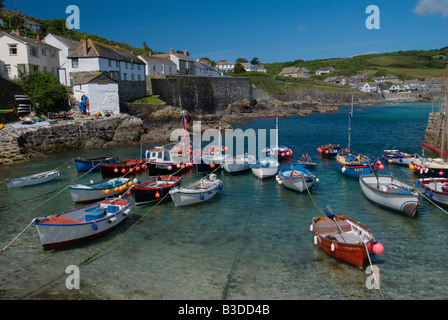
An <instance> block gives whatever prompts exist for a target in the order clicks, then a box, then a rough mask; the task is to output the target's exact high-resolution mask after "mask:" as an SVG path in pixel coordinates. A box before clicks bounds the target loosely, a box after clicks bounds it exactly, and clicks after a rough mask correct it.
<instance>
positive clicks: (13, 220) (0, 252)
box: [0, 164, 98, 255]
mask: <svg viewBox="0 0 448 320" xmlns="http://www.w3.org/2000/svg"><path fill="white" fill-rule="evenodd" d="M97 165H98V164H97ZM97 165H95V166H94V167H93V168H92V169H90V170H89V171H87V172H86V173H84V174H83V175H82V176H80V177H78V178H77V179H75V180H73V181H72V182H70V183H69V184H68V185H67V186H65V187H63V188H62V189H61V190H59V191H58V192H57V193H56V194H55V195H54V196H52V197H50V198H48V199H47V200H45V201H43V202H42V203H40V204H38V205H37V206H35V207H33V208H31V209H30V210H28V211H27V212H25V213H24V214H22V215H19V216H18V217H16V218H15V219H12V220H10V221H9V222H8V223H6V224H4V225H2V226H0V229H2V228H3V227H5V226H8V225H9V224H11V223H13V222H15V221H17V220H18V219H20V218H22V217H24V216H25V215H27V214H29V213H30V212H32V211H33V210H35V209H37V208H39V207H41V206H42V205H44V204H45V203H47V202H48V201H50V200H52V199H53V198H55V197H56V196H58V195H59V194H61V193H62V192H63V191H65V190H66V189H68V187H69V186H70V185H72V184H73V183H74V182H76V181H77V180H79V179H81V178H82V177H84V176H85V175H87V174H88V173H89V172H90V171H92V170H93V169H95V167H96V166H97ZM33 222H34V219H33V220H32V221H31V222H30V223H29V224H28V226H26V227H25V229H23V230H22V231H21V232H20V233H19V235H18V236H16V237H15V238H14V239H13V241H11V242H10V243H9V244H8V245H6V246H5V247H4V248H3V249H2V250H0V255H1V254H3V252H4V251H5V250H6V249H7V248H8V247H9V246H10V245H11V244H12V243H13V242H14V241H15V240H17V238H19V236H20V235H22V234H23V233H24V232H25V230H26V229H28V228H29V227H30V226H31V225H32V224H33Z"/></svg>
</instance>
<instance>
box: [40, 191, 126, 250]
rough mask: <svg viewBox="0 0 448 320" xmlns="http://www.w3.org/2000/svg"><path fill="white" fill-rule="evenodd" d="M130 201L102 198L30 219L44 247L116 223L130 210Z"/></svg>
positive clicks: (87, 236)
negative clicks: (64, 210)
mask: <svg viewBox="0 0 448 320" xmlns="http://www.w3.org/2000/svg"><path fill="white" fill-rule="evenodd" d="M131 209H132V202H131V201H129V200H122V199H119V198H116V199H111V200H103V201H100V202H97V203H94V204H90V205H87V206H84V207H81V208H78V209H74V210H70V211H66V212H62V213H59V214H56V215H50V216H45V217H43V218H37V219H34V221H33V224H34V225H35V226H36V228H37V232H38V234H39V237H40V241H41V243H42V246H43V247H44V249H46V250H51V249H56V248H59V247H61V246H65V245H69V244H73V243H76V242H79V241H84V240H88V239H91V238H94V237H98V236H100V235H102V234H104V233H105V232H107V231H110V230H111V229H112V228H114V227H116V226H117V225H118V224H119V223H121V222H122V221H123V220H124V219H126V217H127V216H128V215H129V214H130V212H131Z"/></svg>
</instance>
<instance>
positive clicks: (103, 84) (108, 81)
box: [73, 72, 120, 115]
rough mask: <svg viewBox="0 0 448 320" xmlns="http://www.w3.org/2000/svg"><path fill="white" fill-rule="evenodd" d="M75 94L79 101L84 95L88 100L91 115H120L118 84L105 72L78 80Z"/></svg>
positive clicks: (75, 85)
mask: <svg viewBox="0 0 448 320" xmlns="http://www.w3.org/2000/svg"><path fill="white" fill-rule="evenodd" d="M73 94H74V96H75V98H76V100H78V101H81V100H82V99H81V98H82V96H84V95H85V96H86V97H87V98H88V101H89V109H88V111H89V112H90V114H91V115H93V114H98V112H100V113H101V114H102V115H105V114H119V113H120V98H119V94H118V82H117V81H115V80H114V79H112V78H111V77H109V76H108V75H106V74H104V73H103V72H99V73H97V74H93V75H89V76H85V77H82V78H78V79H76V82H73Z"/></svg>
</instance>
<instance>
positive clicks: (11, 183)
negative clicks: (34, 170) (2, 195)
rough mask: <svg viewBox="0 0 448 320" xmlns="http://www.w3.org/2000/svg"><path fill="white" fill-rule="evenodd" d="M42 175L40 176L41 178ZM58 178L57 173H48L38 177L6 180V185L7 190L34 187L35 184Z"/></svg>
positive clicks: (55, 171)
mask: <svg viewBox="0 0 448 320" xmlns="http://www.w3.org/2000/svg"><path fill="white" fill-rule="evenodd" d="M41 175H42V176H41ZM57 177H59V171H57V170H54V171H48V172H44V173H42V174H40V175H33V176H28V177H23V178H19V179H8V180H6V185H7V186H8V188H9V189H13V188H20V187H28V186H34V185H36V184H41V183H45V182H49V181H52V180H54V179H56V178H57Z"/></svg>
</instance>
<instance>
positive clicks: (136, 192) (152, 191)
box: [131, 177, 181, 206]
mask: <svg viewBox="0 0 448 320" xmlns="http://www.w3.org/2000/svg"><path fill="white" fill-rule="evenodd" d="M156 180H157V181H158V182H160V183H158V185H155V184H154V183H155V182H156ZM180 183H181V179H180V178H178V177H159V178H155V179H152V180H149V181H146V182H144V183H141V184H138V185H135V186H133V187H132V188H131V194H132V197H133V198H134V201H135V205H136V206H141V205H144V204H149V203H152V202H156V201H161V200H163V199H166V195H167V194H168V193H169V191H170V190H171V189H172V188H174V187H175V186H179V185H180Z"/></svg>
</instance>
